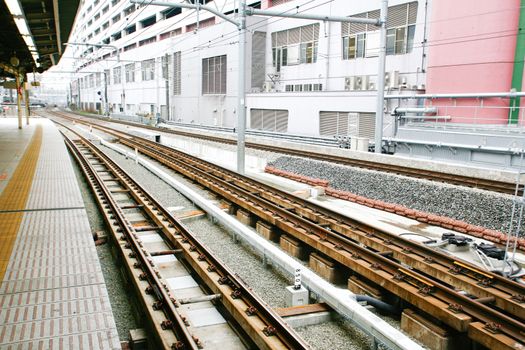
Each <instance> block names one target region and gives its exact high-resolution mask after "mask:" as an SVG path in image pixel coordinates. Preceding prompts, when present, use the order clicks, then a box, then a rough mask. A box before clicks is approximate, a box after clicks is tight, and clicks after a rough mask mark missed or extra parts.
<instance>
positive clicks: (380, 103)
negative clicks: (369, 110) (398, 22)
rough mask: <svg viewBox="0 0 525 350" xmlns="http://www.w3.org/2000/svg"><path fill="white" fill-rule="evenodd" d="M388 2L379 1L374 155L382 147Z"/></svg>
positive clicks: (379, 151) (385, 0)
mask: <svg viewBox="0 0 525 350" xmlns="http://www.w3.org/2000/svg"><path fill="white" fill-rule="evenodd" d="M387 12H388V0H382V1H381V14H380V21H381V29H380V31H379V35H380V40H379V64H378V68H377V106H376V129H375V138H374V148H375V153H381V150H382V145H383V110H384V104H385V96H384V95H385V62H386V17H387Z"/></svg>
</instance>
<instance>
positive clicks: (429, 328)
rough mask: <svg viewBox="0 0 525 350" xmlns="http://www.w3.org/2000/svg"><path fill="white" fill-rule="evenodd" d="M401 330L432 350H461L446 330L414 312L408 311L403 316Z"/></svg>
mask: <svg viewBox="0 0 525 350" xmlns="http://www.w3.org/2000/svg"><path fill="white" fill-rule="evenodd" d="M401 329H402V330H403V331H404V332H405V333H407V334H408V335H410V336H411V337H413V338H414V339H416V340H417V341H419V342H421V343H422V344H423V345H425V346H426V347H428V348H429V349H431V350H455V349H459V348H458V347H457V346H458V345H459V344H457V342H455V341H454V339H452V338H451V336H450V335H449V334H448V332H447V330H446V329H444V328H443V327H440V326H439V325H437V324H435V323H433V322H432V321H430V320H428V319H427V318H425V317H423V316H421V315H418V314H416V313H415V312H414V311H413V310H410V309H406V310H404V311H403V313H402V314H401Z"/></svg>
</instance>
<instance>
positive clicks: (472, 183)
mask: <svg viewBox="0 0 525 350" xmlns="http://www.w3.org/2000/svg"><path fill="white" fill-rule="evenodd" d="M86 118H90V119H100V120H105V121H111V122H112V123H119V124H124V125H130V126H135V127H141V128H146V129H151V130H156V131H159V130H161V131H162V132H165V133H169V134H175V135H181V136H185V137H191V138H197V139H202V140H207V141H213V142H218V143H224V144H230V145H236V144H237V141H235V140H231V139H228V138H223V137H219V136H209V135H202V134H198V133H194V132H188V131H182V130H173V129H167V128H157V127H153V126H149V125H142V124H137V123H133V122H126V121H122V120H112V119H111V120H110V119H107V118H95V117H86ZM246 147H249V148H253V149H258V150H263V151H269V152H274V153H282V154H288V155H292V156H297V157H303V158H309V159H316V160H321V161H327V162H332V163H335V164H341V165H347V166H352V167H358V168H363V169H369V170H376V171H382V172H386V173H393V174H398V175H403V176H408V177H414V178H419V179H426V180H431V181H436V182H444V183H449V184H453V185H458V186H465V187H472V188H479V189H483V190H487V191H492V192H498V193H506V194H514V193H515V192H516V184H515V183H509V182H504V181H497V180H487V179H479V178H475V177H469V176H463V175H453V174H447V173H443V172H439V171H431V170H422V169H415V168H410V167H404V166H400V165H390V164H382V163H378V162H373V161H367V160H361V159H350V158H346V157H340V156H334V155H328V154H325V153H319V152H311V151H300V150H295V149H291V148H285V147H278V146H272V145H262V144H258V143H254V142H246ZM523 187H524V186H521V187H520V188H519V189H518V194H520V195H521V194H522V193H523V190H524V189H523Z"/></svg>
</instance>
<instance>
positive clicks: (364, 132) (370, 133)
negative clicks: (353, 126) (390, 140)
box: [358, 113, 376, 139]
mask: <svg viewBox="0 0 525 350" xmlns="http://www.w3.org/2000/svg"><path fill="white" fill-rule="evenodd" d="M375 125H376V123H375V114H374V113H359V124H358V127H359V132H358V136H359V137H366V138H369V139H373V138H374V133H375Z"/></svg>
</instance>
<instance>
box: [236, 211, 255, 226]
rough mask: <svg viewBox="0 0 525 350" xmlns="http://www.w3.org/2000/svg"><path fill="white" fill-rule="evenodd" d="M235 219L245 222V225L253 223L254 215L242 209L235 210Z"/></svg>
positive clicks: (252, 224)
mask: <svg viewBox="0 0 525 350" xmlns="http://www.w3.org/2000/svg"><path fill="white" fill-rule="evenodd" d="M236 216H237V220H239V221H240V222H242V223H243V224H245V225H246V226H254V225H255V217H254V216H253V215H252V214H250V213H248V212H247V211H245V210H243V209H239V210H237V214H236Z"/></svg>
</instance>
